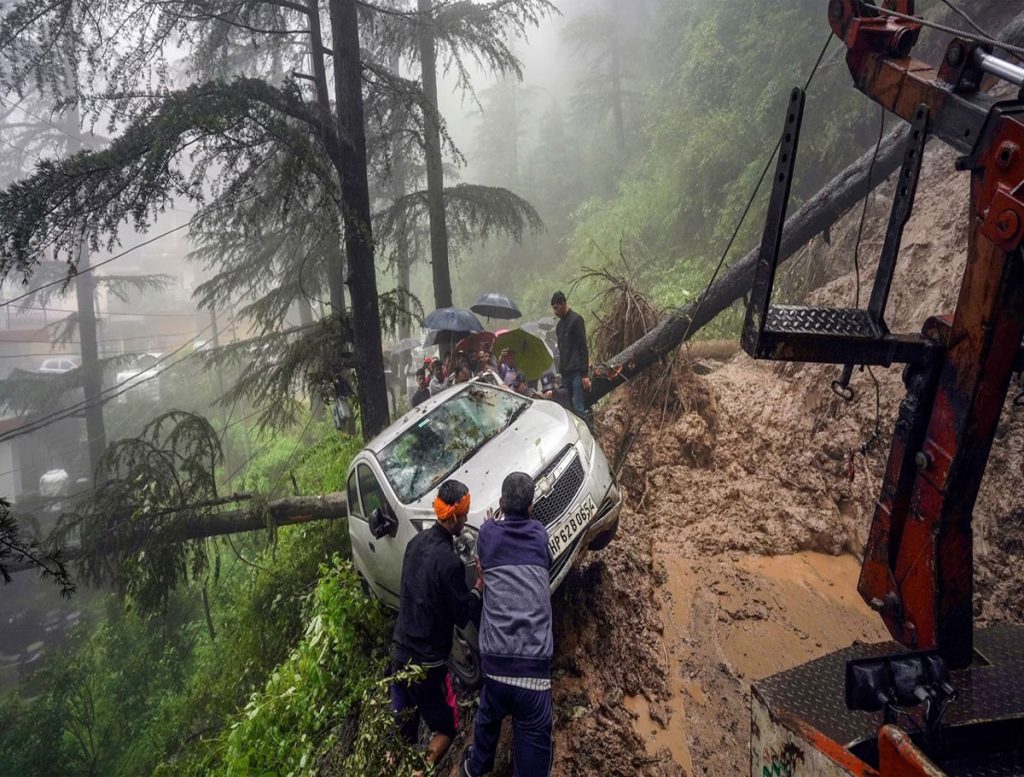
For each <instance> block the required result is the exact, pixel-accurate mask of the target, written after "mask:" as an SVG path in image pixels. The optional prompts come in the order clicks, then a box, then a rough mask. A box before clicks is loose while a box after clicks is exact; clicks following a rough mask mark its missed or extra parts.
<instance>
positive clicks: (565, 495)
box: [533, 449, 584, 526]
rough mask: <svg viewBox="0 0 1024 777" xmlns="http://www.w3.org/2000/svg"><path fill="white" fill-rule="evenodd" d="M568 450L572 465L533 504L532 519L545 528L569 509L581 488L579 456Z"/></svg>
mask: <svg viewBox="0 0 1024 777" xmlns="http://www.w3.org/2000/svg"><path fill="white" fill-rule="evenodd" d="M570 450H571V453H569V454H567V455H571V456H572V463H571V464H570V465H569V466H568V467H567V468H566V470H565V471H564V472H563V473H562V474H561V476H560V477H559V478H558V480H556V481H555V483H554V486H552V488H551V490H550V491H549V492H548V493H547V494H545V495H544V496H543V497H541V498H540V499H538V500H537V501H536V502H534V503H533V517H534V518H535V519H536V520H538V521H540V522H541V523H542V524H544V525H545V526H550V525H551V522H552V521H554V520H555V519H556V518H559V517H560V516H561V515H562V514H563V513H565V511H566V510H568V509H569V506H570V505H572V501H573V499H575V498H576V495H577V494H578V493H579V492H580V488H582V487H583V477H584V475H583V462H581V461H580V457H579V454H578V453H576V451H575V449H570ZM560 462H561V458H559V459H558V460H556V465H557V464H558V463H560ZM554 466H555V465H553V466H552V467H549V468H548V470H546V471H545V473H542V474H541V476H540V477H539V478H537V480H540V479H541V478H543V477H544V475H545V474H546V473H547V472H548V471H550V470H551V469H554Z"/></svg>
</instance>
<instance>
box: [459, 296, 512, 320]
mask: <svg viewBox="0 0 1024 777" xmlns="http://www.w3.org/2000/svg"><path fill="white" fill-rule="evenodd" d="M469 309H470V310H472V311H473V312H474V313H479V314H480V315H481V316H487V318H519V317H520V316H521V315H523V314H522V313H520V312H519V306H518V305H517V304H516V303H515V302H513V301H512V298H511V297H506V296H505V295H504V294H498V293H497V292H496V291H492V292H489V293H487V294H484V295H483V296H482V297H481V298H480V299H478V300H477V301H476V302H474V303H473V304H472V305H471V306H470V308H469Z"/></svg>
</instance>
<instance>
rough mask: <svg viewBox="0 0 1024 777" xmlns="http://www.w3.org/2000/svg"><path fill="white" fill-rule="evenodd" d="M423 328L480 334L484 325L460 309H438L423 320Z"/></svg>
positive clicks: (468, 312)
mask: <svg viewBox="0 0 1024 777" xmlns="http://www.w3.org/2000/svg"><path fill="white" fill-rule="evenodd" d="M423 326H425V327H426V328H427V329H440V330H444V331H448V332H482V331H484V325H483V324H481V323H480V319H478V318H477V317H476V316H474V315H473V314H472V313H471V312H470V311H468V310H463V309H462V308H440V309H438V310H435V311H434V312H433V313H431V314H430V315H429V316H427V317H426V318H425V319H423Z"/></svg>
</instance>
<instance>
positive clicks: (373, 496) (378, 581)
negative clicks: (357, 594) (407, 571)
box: [348, 460, 410, 607]
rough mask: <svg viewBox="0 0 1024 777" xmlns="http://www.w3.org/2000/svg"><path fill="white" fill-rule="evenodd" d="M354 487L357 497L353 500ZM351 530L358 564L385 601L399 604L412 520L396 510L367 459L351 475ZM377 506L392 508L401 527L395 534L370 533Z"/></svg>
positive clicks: (392, 497)
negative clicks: (374, 534)
mask: <svg viewBox="0 0 1024 777" xmlns="http://www.w3.org/2000/svg"><path fill="white" fill-rule="evenodd" d="M353 487H355V490H356V491H357V492H358V497H359V498H358V500H356V503H355V504H352V501H353V500H352V494H353ZM348 492H349V502H350V504H349V520H350V524H349V533H350V534H351V536H352V552H353V554H355V555H356V557H357V560H358V562H359V564H358V565H359V567H360V568H361V569H362V570H363V573H364V574H365V575H366V578H367V582H368V583H369V584H370V585H371V586H372V587H373V588H374V591H375V593H376V594H377V595H378V596H379V597H380V598H381V599H382V600H383V601H384V602H386V603H388V604H390V605H392V606H394V607H397V606H398V598H399V590H400V585H401V579H402V560H403V558H404V556H405V544H406V542H408V540H409V535H410V531H409V521H408V520H405V519H403V518H402V516H401V511H396V510H395V507H394V505H395V503H396V502H395V499H394V496H393V495H392V496H390V498H389V495H388V494H387V491H386V489H385V488H384V486H382V478H380V477H379V475H378V473H377V472H376V471H375V468H374V467H372V466H371V464H370V463H369V462H367V461H366V460H360V461H359V462H358V463H357V464H356V467H355V469H353V470H352V472H351V474H350V476H349V484H348ZM377 508H380V509H382V510H387V511H390V512H391V514H392V515H394V516H396V517H397V518H398V531H397V532H396V533H395V536H394V537H388V536H384V537H381V538H380V539H377V538H375V537H374V536H373V534H371V532H370V526H369V518H370V515H371V514H372V513H373V511H374V510H375V509H377Z"/></svg>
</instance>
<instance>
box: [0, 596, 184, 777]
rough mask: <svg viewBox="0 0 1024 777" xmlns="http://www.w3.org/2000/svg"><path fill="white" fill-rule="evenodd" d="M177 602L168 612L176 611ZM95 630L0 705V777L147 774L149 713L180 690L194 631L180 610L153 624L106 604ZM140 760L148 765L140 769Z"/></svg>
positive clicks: (150, 764)
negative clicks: (0, 776)
mask: <svg viewBox="0 0 1024 777" xmlns="http://www.w3.org/2000/svg"><path fill="white" fill-rule="evenodd" d="M183 603H184V602H183V600H180V599H179V600H178V601H177V602H176V605H181V604H183ZM107 604H108V606H107V607H106V608H105V611H104V612H103V618H104V620H103V622H102V623H101V624H100V626H99V627H98V628H97V629H96V630H95V632H94V633H93V634H92V635H90V636H89V637H88V638H87V639H84V640H83V641H82V642H81V643H80V644H79V645H78V647H77V648H75V649H73V652H71V653H62V654H57V655H55V656H53V657H51V658H50V660H49V661H48V663H47V665H46V666H45V667H44V668H43V669H42V670H40V672H39V673H38V674H37V675H36V676H34V677H32V678H31V680H30V684H29V685H28V686H26V687H25V688H24V689H23V694H9V695H8V696H6V697H5V698H4V699H3V701H2V703H0V714H2V715H3V716H4V717H3V720H4V726H2V727H0V772H2V773H3V774H11V775H15V774H17V775H43V774H63V775H106V774H139V773H144V772H146V771H147V770H148V769H149V768H152V758H153V752H152V750H151V749H150V748H149V747H148V744H149V743H148V742H146V741H145V736H144V734H145V730H146V728H147V725H148V722H149V719H150V711H151V710H152V709H154V708H158V707H159V705H160V703H161V699H163V698H164V697H165V696H166V695H167V694H169V693H173V692H174V691H175V690H176V689H178V688H180V687H181V680H182V674H181V672H180V665H181V662H182V660H183V659H184V658H185V657H186V656H187V653H188V649H189V645H190V643H191V642H192V641H193V640H194V639H195V638H196V629H195V627H194V626H191V625H189V624H188V622H187V620H186V618H187V613H186V612H185V611H183V609H182V607H181V606H176V607H173V608H172V609H171V610H170V611H169V612H168V614H167V616H166V617H165V618H164V619H163V620H161V621H159V622H154V621H152V620H150V619H147V618H144V617H142V616H141V615H139V614H137V613H130V612H125V611H124V610H123V609H121V608H120V606H119V605H118V604H117V602H116V600H114V599H112V598H111V599H109V600H108V602H107ZM147 759H148V760H149V763H148V764H147Z"/></svg>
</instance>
